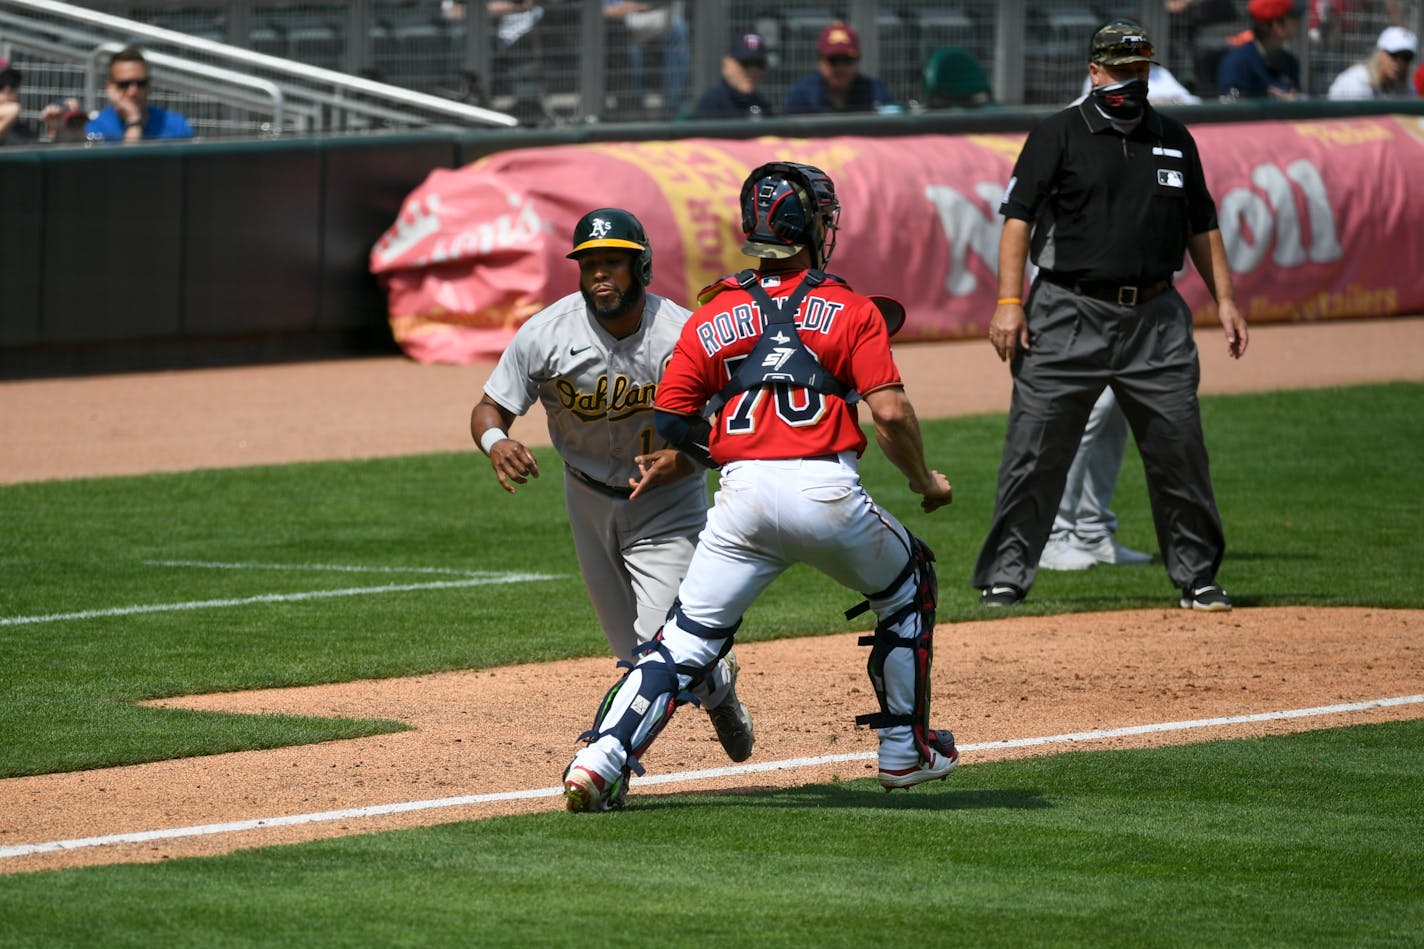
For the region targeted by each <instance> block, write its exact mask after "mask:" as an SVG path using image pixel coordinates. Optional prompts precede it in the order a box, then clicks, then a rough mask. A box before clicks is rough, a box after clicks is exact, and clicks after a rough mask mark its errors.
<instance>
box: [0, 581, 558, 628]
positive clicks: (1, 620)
mask: <svg viewBox="0 0 1424 949" xmlns="http://www.w3.org/2000/svg"><path fill="white" fill-rule="evenodd" d="M558 577H559V575H558V574H552V573H486V574H481V575H476V576H470V577H467V578H466V579H464V580H432V581H429V582H427V583H390V584H385V585H383V586H378V587H345V588H342V589H337V590H309V591H307V592H304V593H264V594H261V595H259V596H244V597H235V598H232V599H223V600H192V601H189V602H186V603H149V604H144V605H139V606H115V607H110V608H108V609H102V610H80V611H78V612H75V613H47V614H44V615H41V616H0V626H24V625H27V624H30V623H57V622H61V621H64V620H76V619H96V618H99V617H105V616H133V615H135V614H138V613H171V612H175V611H179V610H210V609H216V608H220V607H231V606H250V605H251V604H253V603H294V602H298V601H301V600H321V599H327V598H330V597H342V596H372V595H375V594H380V593H409V592H412V591H415V590H451V589H455V588H458V587H479V586H490V585H493V584H499V583H527V582H529V581H531V580H556V579H558Z"/></svg>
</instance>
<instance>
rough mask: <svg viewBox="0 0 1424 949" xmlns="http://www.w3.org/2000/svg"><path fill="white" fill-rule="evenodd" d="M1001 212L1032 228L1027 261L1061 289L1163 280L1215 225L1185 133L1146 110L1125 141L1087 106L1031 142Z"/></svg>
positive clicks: (1067, 112)
mask: <svg viewBox="0 0 1424 949" xmlns="http://www.w3.org/2000/svg"><path fill="white" fill-rule="evenodd" d="M999 213H1000V214H1002V215H1004V216H1005V217H1012V218H1019V219H1020V220H1024V221H1028V222H1030V223H1031V224H1032V225H1033V238H1032V242H1031V244H1030V252H1031V256H1032V259H1033V262H1034V263H1035V264H1037V265H1038V267H1039V268H1040V269H1042V270H1047V271H1050V272H1051V273H1052V274H1054V275H1055V276H1056V277H1057V278H1058V279H1059V280H1060V281H1062V280H1067V281H1074V280H1082V281H1085V282H1099V281H1101V282H1104V283H1110V284H1120V285H1136V286H1148V285H1151V284H1153V283H1156V282H1157V281H1159V280H1166V279H1169V278H1170V277H1171V276H1172V274H1173V273H1174V272H1175V271H1176V270H1177V269H1178V268H1180V267H1181V266H1182V258H1183V254H1184V253H1185V251H1186V248H1187V238H1189V237H1190V236H1192V235H1194V234H1201V233H1203V232H1205V231H1210V230H1214V229H1215V228H1216V226H1217V224H1216V203H1215V202H1214V201H1212V198H1211V195H1210V193H1208V192H1207V190H1206V178H1205V176H1204V175H1203V174H1202V166H1201V158H1200V156H1199V155H1198V154H1197V144H1196V142H1195V141H1193V140H1192V136H1191V134H1190V133H1189V132H1188V131H1187V127H1186V126H1185V125H1183V124H1182V123H1181V122H1178V121H1177V120H1175V119H1172V118H1169V117H1168V116H1165V115H1162V114H1161V113H1160V112H1158V111H1157V110H1155V109H1153V108H1152V106H1151V105H1150V104H1149V105H1148V106H1147V107H1146V109H1145V110H1144V112H1143V115H1142V121H1140V122H1139V123H1138V124H1137V127H1136V128H1134V129H1133V130H1132V132H1130V133H1129V134H1127V135H1125V136H1124V135H1123V134H1122V133H1121V132H1119V131H1118V130H1117V129H1116V128H1115V127H1114V126H1113V124H1112V123H1111V122H1110V121H1108V119H1107V118H1106V117H1105V116H1103V114H1102V113H1101V112H1099V111H1098V110H1097V108H1096V107H1095V106H1094V105H1093V104H1092V100H1091V99H1085V100H1083V101H1082V102H1080V103H1078V104H1077V105H1074V106H1069V107H1068V108H1067V109H1064V110H1063V111H1062V112H1059V113H1056V114H1055V115H1051V116H1049V117H1048V118H1046V119H1044V120H1043V121H1042V122H1040V123H1039V124H1038V125H1037V126H1036V127H1035V128H1034V129H1033V131H1032V132H1030V133H1029V136H1028V140H1027V141H1025V142H1024V147H1023V151H1022V152H1020V153H1019V158H1018V161H1017V162H1016V163H1015V164H1014V175H1013V177H1012V178H1011V179H1009V187H1008V190H1007V191H1005V192H1004V201H1003V204H1001V205H1000V206H999Z"/></svg>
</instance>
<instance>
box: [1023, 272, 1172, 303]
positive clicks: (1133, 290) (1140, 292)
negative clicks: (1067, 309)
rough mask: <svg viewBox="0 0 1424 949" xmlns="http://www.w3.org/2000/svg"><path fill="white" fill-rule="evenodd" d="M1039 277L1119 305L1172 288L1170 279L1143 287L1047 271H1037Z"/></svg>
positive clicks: (1148, 297) (1139, 301)
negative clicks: (1060, 274)
mask: <svg viewBox="0 0 1424 949" xmlns="http://www.w3.org/2000/svg"><path fill="white" fill-rule="evenodd" d="M1038 276H1039V278H1040V279H1042V280H1047V281H1048V282H1049V283H1051V284H1055V285H1056V286H1060V287H1062V288H1063V289H1065V290H1071V291H1072V292H1074V293H1076V294H1078V295H1080V296H1085V297H1092V298H1093V299H1094V300H1105V301H1107V302H1108V303H1116V304H1118V305H1119V306H1140V305H1142V304H1143V303H1146V302H1147V301H1148V300H1151V299H1152V298H1153V297H1158V296H1161V295H1162V294H1164V293H1166V292H1167V291H1168V290H1170V289H1172V281H1171V279H1170V278H1169V279H1167V280H1158V281H1157V282H1156V283H1152V284H1148V285H1147V286H1144V287H1132V286H1127V287H1124V286H1120V285H1118V284H1115V283H1109V282H1107V281H1103V280H1071V279H1068V278H1065V277H1060V276H1058V275H1057V274H1054V273H1050V272H1049V271H1046V270H1045V271H1042V272H1041V273H1039V275H1038Z"/></svg>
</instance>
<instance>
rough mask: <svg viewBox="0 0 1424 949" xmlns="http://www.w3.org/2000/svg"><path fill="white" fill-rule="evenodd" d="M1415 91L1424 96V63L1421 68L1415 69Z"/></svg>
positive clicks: (1420, 65)
mask: <svg viewBox="0 0 1424 949" xmlns="http://www.w3.org/2000/svg"><path fill="white" fill-rule="evenodd" d="M1414 91H1415V92H1416V93H1418V94H1419V95H1420V96H1424V63H1420V64H1419V68H1418V69H1416V70H1414Z"/></svg>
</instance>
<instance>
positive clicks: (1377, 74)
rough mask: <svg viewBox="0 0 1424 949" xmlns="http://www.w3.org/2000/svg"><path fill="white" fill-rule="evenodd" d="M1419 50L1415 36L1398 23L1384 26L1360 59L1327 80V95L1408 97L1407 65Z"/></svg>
mask: <svg viewBox="0 0 1424 949" xmlns="http://www.w3.org/2000/svg"><path fill="white" fill-rule="evenodd" d="M1418 52H1419V40H1418V38H1417V37H1416V36H1415V35H1414V34H1413V33H1412V32H1411V31H1409V30H1406V29H1405V28H1404V27H1402V26H1391V27H1387V28H1386V29H1385V31H1384V32H1383V33H1381V34H1380V35H1379V39H1378V40H1377V41H1376V42H1375V49H1374V52H1373V53H1371V54H1370V58H1369V59H1367V60H1365V61H1364V62H1360V63H1355V65H1353V66H1351V67H1350V68H1348V69H1346V70H1345V71H1344V72H1342V73H1340V75H1338V76H1336V77H1335V81H1334V82H1332V83H1331V84H1330V91H1329V93H1327V97H1328V98H1331V99H1412V98H1414V96H1415V92H1414V89H1413V87H1412V86H1411V85H1410V82H1409V66H1410V64H1411V63H1413V62H1414V57H1415V55H1416V54H1417V53H1418Z"/></svg>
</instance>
